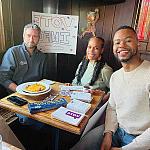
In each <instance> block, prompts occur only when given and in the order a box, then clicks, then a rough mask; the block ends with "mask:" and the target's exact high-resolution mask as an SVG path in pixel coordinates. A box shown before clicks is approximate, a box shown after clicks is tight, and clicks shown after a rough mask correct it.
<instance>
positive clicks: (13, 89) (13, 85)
mask: <svg viewBox="0 0 150 150" xmlns="http://www.w3.org/2000/svg"><path fill="white" fill-rule="evenodd" d="M8 88H9V89H10V90H11V91H13V92H16V88H17V85H16V84H15V83H10V84H9V86H8Z"/></svg>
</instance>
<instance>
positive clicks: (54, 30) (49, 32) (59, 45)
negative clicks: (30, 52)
mask: <svg viewBox="0 0 150 150" xmlns="http://www.w3.org/2000/svg"><path fill="white" fill-rule="evenodd" d="M78 21H79V16H74V15H61V14H50V13H39V12H32V22H33V23H36V24H37V25H39V26H40V27H41V36H40V41H39V44H38V48H39V49H40V50H41V51H42V52H44V53H65V54H74V55H76V45H77V34H78Z"/></svg>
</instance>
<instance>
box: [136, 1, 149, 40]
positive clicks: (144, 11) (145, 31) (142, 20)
mask: <svg viewBox="0 0 150 150" xmlns="http://www.w3.org/2000/svg"><path fill="white" fill-rule="evenodd" d="M137 34H138V39H139V40H148V39H149V37H150V0H142V4H141V10H140V15H139V20H138V26H137Z"/></svg>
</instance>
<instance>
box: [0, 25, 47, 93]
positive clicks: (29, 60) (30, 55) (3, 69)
mask: <svg viewBox="0 0 150 150" xmlns="http://www.w3.org/2000/svg"><path fill="white" fill-rule="evenodd" d="M40 34H41V29H40V27H39V26H38V25H36V24H32V23H31V24H27V25H26V26H25V27H24V31H23V44H21V45H17V46H13V47H11V48H9V49H8V50H7V51H6V53H5V55H4V57H3V60H2V64H1V66H0V77H1V78H0V84H2V85H3V86H4V87H5V88H6V89H8V91H9V92H15V91H16V87H17V85H19V84H21V83H24V82H28V81H38V80H41V79H43V78H44V77H45V76H46V75H47V74H46V70H47V65H46V64H47V61H46V59H47V55H46V54H44V53H42V52H40V51H39V50H38V49H37V44H38V42H39V39H40Z"/></svg>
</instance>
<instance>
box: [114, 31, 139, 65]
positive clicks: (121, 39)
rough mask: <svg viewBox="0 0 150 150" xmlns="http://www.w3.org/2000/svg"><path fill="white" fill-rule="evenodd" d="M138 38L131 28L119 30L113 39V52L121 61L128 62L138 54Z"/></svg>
mask: <svg viewBox="0 0 150 150" xmlns="http://www.w3.org/2000/svg"><path fill="white" fill-rule="evenodd" d="M137 51H138V40H137V36H136V34H135V33H134V32H133V31H132V30H131V29H121V30H119V31H117V32H116V33H115V35H114V39H113V53H114V55H115V57H116V58H118V59H119V60H120V61H121V62H123V63H127V62H128V61H130V60H132V59H133V58H134V57H136V56H137Z"/></svg>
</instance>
